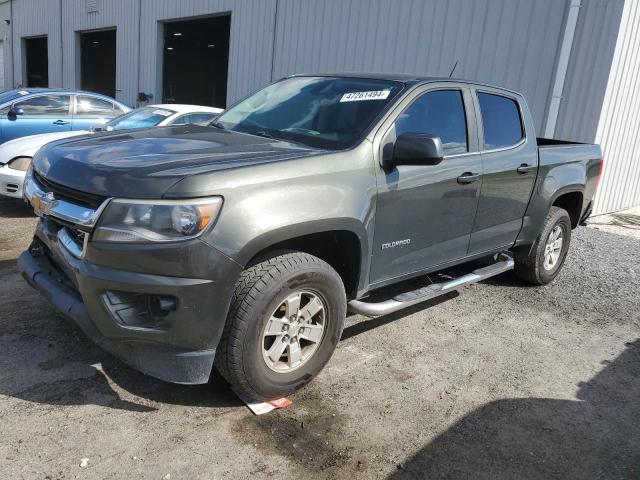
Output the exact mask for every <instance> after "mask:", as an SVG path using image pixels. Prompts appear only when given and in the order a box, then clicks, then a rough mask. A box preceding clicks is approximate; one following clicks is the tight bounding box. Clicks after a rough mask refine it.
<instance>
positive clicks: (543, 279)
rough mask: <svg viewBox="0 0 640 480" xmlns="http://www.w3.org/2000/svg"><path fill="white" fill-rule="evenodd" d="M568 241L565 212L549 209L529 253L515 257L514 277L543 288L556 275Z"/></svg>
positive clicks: (567, 219)
mask: <svg viewBox="0 0 640 480" xmlns="http://www.w3.org/2000/svg"><path fill="white" fill-rule="evenodd" d="M570 241H571V218H570V217H569V214H568V213H567V211H566V210H564V209H562V208H559V207H551V209H550V210H549V213H548V214H547V218H546V219H545V222H544V224H543V226H542V231H541V232H540V235H539V236H538V238H537V239H536V241H535V243H534V244H533V246H532V247H531V249H520V250H517V251H516V253H515V273H516V275H517V276H518V277H520V278H521V279H523V280H525V281H527V282H529V283H533V284H534V285H545V284H547V283H549V282H551V281H553V279H554V278H556V276H557V275H558V273H560V269H561V268H562V265H564V261H565V258H566V256H567V252H568V250H569V243H570Z"/></svg>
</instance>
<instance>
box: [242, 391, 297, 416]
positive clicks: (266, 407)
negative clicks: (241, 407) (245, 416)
mask: <svg viewBox="0 0 640 480" xmlns="http://www.w3.org/2000/svg"><path fill="white" fill-rule="evenodd" d="M234 392H235V394H236V395H237V396H238V398H239V399H240V400H242V401H243V402H244V403H245V404H246V405H247V407H249V410H251V411H252V412H253V413H254V414H256V415H262V414H265V413H269V412H270V411H271V410H275V409H279V408H287V407H288V406H289V405H291V403H292V402H291V400H289V399H288V398H286V397H283V398H277V399H275V400H270V401H268V402H259V401H257V400H252V399H250V398H248V397H246V396H245V395H243V394H242V393H239V392H236V391H235V390H234Z"/></svg>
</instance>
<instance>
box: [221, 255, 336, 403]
mask: <svg viewBox="0 0 640 480" xmlns="http://www.w3.org/2000/svg"><path fill="white" fill-rule="evenodd" d="M345 317H346V296H345V291H344V286H343V284H342V280H341V278H340V276H339V275H338V273H337V272H336V271H335V270H334V269H333V268H331V266H330V265H328V264H327V263H326V262H324V261H323V260H321V259H319V258H317V257H314V256H313V255H309V254H306V253H301V252H285V253H282V254H279V255H274V256H272V257H270V258H267V259H265V260H264V261H262V262H260V263H257V264H255V265H253V266H251V267H249V268H248V269H246V270H245V271H244V272H242V274H241V276H240V279H239V280H238V283H237V285H236V290H235V293H234V297H233V300H232V304H231V309H230V312H229V318H228V319H227V325H226V326H225V330H224V332H223V334H222V338H221V340H220V343H219V345H218V351H217V354H216V367H217V368H218V370H219V371H220V373H221V374H222V375H223V376H224V377H225V378H226V379H227V381H228V382H229V383H231V385H232V386H233V387H234V388H235V389H236V390H238V391H240V392H241V393H244V394H245V395H247V396H249V397H250V398H254V399H258V400H270V399H273V398H277V397H282V396H286V395H289V394H291V393H293V392H294V391H296V390H298V389H300V388H302V387H303V386H304V385H306V384H307V383H308V382H309V381H311V379H312V378H313V377H315V376H316V375H317V374H318V373H319V372H320V370H322V368H323V367H324V365H325V364H326V363H327V362H328V361H329V359H330V358H331V355H332V354H333V351H334V350H335V348H336V345H337V343H338V341H339V340H340V336H341V335H342V329H343V326H344V320H345Z"/></svg>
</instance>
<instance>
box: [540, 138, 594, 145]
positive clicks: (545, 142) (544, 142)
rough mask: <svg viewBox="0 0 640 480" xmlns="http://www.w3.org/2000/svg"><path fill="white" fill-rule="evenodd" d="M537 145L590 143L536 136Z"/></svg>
mask: <svg viewBox="0 0 640 480" xmlns="http://www.w3.org/2000/svg"><path fill="white" fill-rule="evenodd" d="M536 143H537V144H538V147H566V146H568V145H591V144H589V143H582V142H571V141H568V140H556V139H555V138H543V137H536Z"/></svg>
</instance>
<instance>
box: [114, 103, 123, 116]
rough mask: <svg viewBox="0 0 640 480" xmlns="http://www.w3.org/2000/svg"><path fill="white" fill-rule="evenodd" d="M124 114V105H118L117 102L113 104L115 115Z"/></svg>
mask: <svg viewBox="0 0 640 480" xmlns="http://www.w3.org/2000/svg"><path fill="white" fill-rule="evenodd" d="M123 114H124V110H123V109H122V107H121V106H120V105H118V104H117V103H114V104H113V115H114V116H115V117H119V116H120V115H123Z"/></svg>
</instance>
